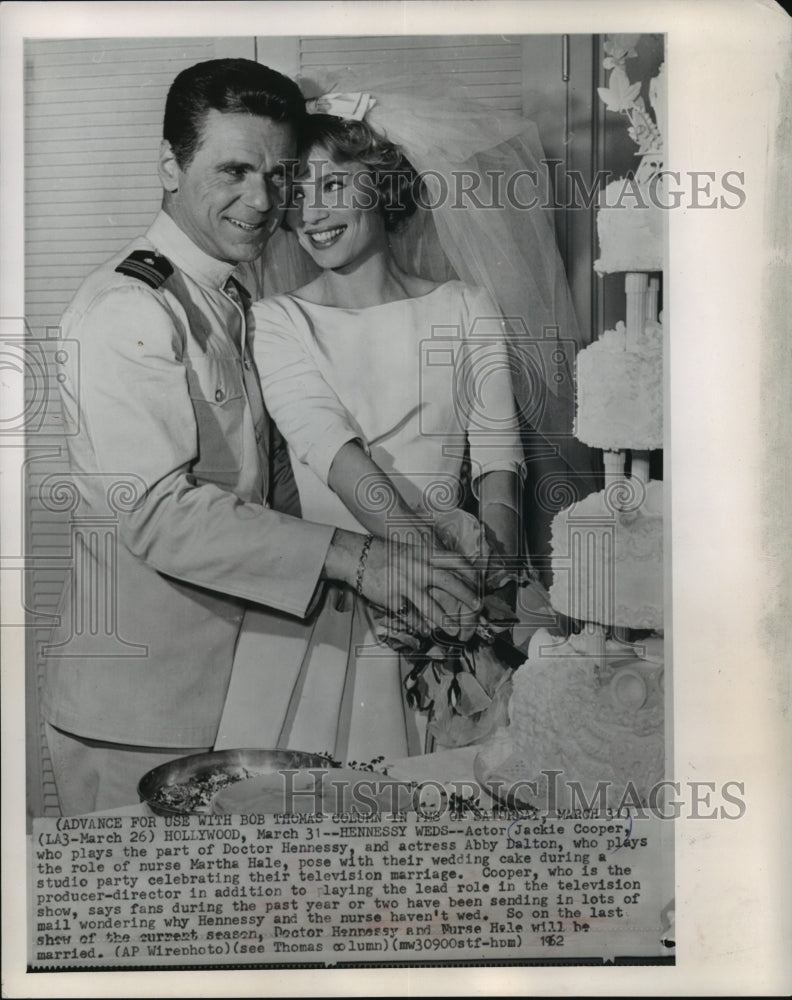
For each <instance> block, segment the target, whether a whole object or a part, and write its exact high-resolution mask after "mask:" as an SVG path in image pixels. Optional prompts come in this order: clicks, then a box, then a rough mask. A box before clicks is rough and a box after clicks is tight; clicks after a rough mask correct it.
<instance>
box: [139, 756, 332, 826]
mask: <svg viewBox="0 0 792 1000" xmlns="http://www.w3.org/2000/svg"><path fill="white" fill-rule="evenodd" d="M334 766H335V765H334V764H333V763H332V762H331V761H330V760H329V759H328V758H327V757H323V756H322V755H321V754H315V753H303V752H302V751H301V750H279V749H274V750H211V751H209V752H208V753H196V754H190V755H189V756H186V757H179V758H177V759H176V760H169V761H168V762H167V763H165V764H160V765H159V766H158V767H155V768H153V769H152V770H151V771H148V772H147V773H146V774H144V775H143V777H142V778H141V779H140V781H139V782H138V795H139V796H140V800H141V801H142V802H145V803H146V805H148V807H149V808H150V809H151V810H152V811H153V812H155V813H157V815H159V816H189V815H196V814H198V813H209V812H211V811H212V798H213V797H214V794H216V792H215V793H212V794H211V796H210V797H209V798H208V801H207V802H206V803H205V804H196V803H195V801H194V799H195V797H196V796H197V795H199V794H200V792H201V789H202V788H204V787H206V786H207V785H208V784H209V783H210V782H212V781H218V782H220V783H223V784H221V786H220V787H225V786H227V785H229V784H232V783H233V782H234V781H235V780H241V779H243V778H247V777H251V778H252V777H255V776H257V775H259V774H274V773H277V772H278V771H283V770H304V769H306V768H312V767H314V768H321V769H322V770H328V769H329V768H332V767H334ZM177 786H178V787H177ZM220 787H218V788H217V789H216V791H220ZM183 790H186V791H187V792H188V793H189V792H190V791H191V790H192V791H193V792H194V794H192V795H191V796H190V797H189V798H187V799H185V801H183V802H180V801H179V799H180V796H181V792H182V791H183ZM191 800H192V801H191Z"/></svg>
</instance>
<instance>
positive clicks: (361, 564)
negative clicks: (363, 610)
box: [355, 535, 374, 597]
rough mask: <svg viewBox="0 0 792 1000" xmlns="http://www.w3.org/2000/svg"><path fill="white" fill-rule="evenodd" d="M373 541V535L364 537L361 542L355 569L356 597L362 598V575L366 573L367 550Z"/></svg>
mask: <svg viewBox="0 0 792 1000" xmlns="http://www.w3.org/2000/svg"><path fill="white" fill-rule="evenodd" d="M373 541H374V536H373V535H366V539H365V541H364V542H363V548H362V549H361V550H360V559H359V560H358V568H357V579H356V580H355V590H356V591H357V594H358V597H362V596H363V574H364V573H365V572H366V560H367V559H368V554H369V549H370V548H371V543H372V542H373Z"/></svg>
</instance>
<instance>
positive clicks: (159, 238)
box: [146, 212, 236, 288]
mask: <svg viewBox="0 0 792 1000" xmlns="http://www.w3.org/2000/svg"><path fill="white" fill-rule="evenodd" d="M146 239H148V240H151V242H152V243H153V244H154V246H155V247H156V248H157V250H159V251H160V253H162V254H163V256H165V257H167V258H168V260H169V261H170V262H171V263H172V264H175V265H176V267H178V268H179V270H180V271H184V272H185V274H188V275H189V276H190V277H191V278H193V279H194V280H195V281H197V282H198V283H199V284H201V285H210V286H211V287H212V288H222V287H223V286H224V285H225V283H226V281H227V280H228V279H229V278H230V276H231V275H232V274H233V272H234V270H235V268H236V265H235V264H228V263H227V262H226V261H223V260H217V259H216V258H214V257H210V256H209V254H207V253H204V252H203V250H201V248H200V247H198V246H196V245H195V243H193V241H192V240H191V239H190V237H189V236H188V235H187V234H186V233H185V232H184V230H183V229H180V228H179V226H177V225H176V223H175V222H174V221H173V219H172V218H171V217H170V216H169V215H168V214H167V212H160V213H159V214H158V215H157V217H156V219H155V220H154V221H153V222H152V224H151V226H150V227H149V231H148V232H147V233H146Z"/></svg>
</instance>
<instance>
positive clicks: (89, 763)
mask: <svg viewBox="0 0 792 1000" xmlns="http://www.w3.org/2000/svg"><path fill="white" fill-rule="evenodd" d="M304 113H305V112H304V103H303V99H302V96H301V94H300V92H299V89H298V88H297V87H296V85H295V84H294V83H293V82H292V81H290V80H288V79H287V78H285V77H283V76H281V75H280V74H278V73H275V72H274V71H272V70H270V69H268V68H266V67H264V66H261V65H259V64H257V63H255V62H250V61H248V60H240V59H223V60H212V61H210V62H207V63H201V64H198V65H197V66H194V67H191V68H190V69H188V70H186V71H185V72H183V73H181V74H180V75H179V76H178V77H177V78H176V80H175V81H174V84H173V86H172V87H171V90H170V92H169V95H168V101H167V104H166V110H165V122H164V129H163V135H164V139H163V142H162V151H161V155H160V162H159V173H160V178H161V181H162V185H163V189H164V195H163V202H162V211H161V212H160V213H159V215H158V216H157V217H156V219H155V220H154V223H153V225H152V226H151V228H150V229H149V230H148V232H147V233H146V235H145V236H144V237H141V238H140V239H137V240H135V241H134V242H133V243H132V244H131V245H130V246H128V247H126V248H125V249H124V250H123V251H122V252H121V253H120V254H118V255H117V256H116V257H114V258H113V259H112V260H110V261H108V262H107V263H106V264H105V265H103V266H102V267H100V268H99V269H98V270H97V271H95V272H94V273H93V274H91V275H90V276H89V277H88V278H87V279H86V281H85V282H84V284H83V285H82V287H81V288H80V289H79V291H78V292H77V294H76V296H75V298H74V300H73V302H72V303H71V305H70V306H69V308H68V310H67V311H66V313H65V315H64V317H63V322H62V336H63V337H64V338H69V339H71V340H72V341H76V342H77V345H78V348H79V349H78V350H73V351H69V352H68V353H69V360H68V361H67V362H66V364H65V376H66V377H65V380H64V381H63V382H62V385H61V390H62V393H61V394H62V402H63V410H64V420H65V422H66V430H67V433H68V437H67V440H68V442H69V456H70V463H71V468H72V474H73V478H74V484H75V487H76V491H77V494H78V497H79V503H78V506H77V508H76V509H75V511H74V515H73V516H74V522H75V524H77V522H80V524H84V525H87V526H89V527H87V528H83V529H82V530H79V531H76V532H74V533H73V537H74V538H75V539H76V541H75V551H74V553H73V556H74V569H73V572H72V574H71V579H70V580H69V581H68V584H67V587H66V589H65V592H64V595H63V601H62V604H61V624H60V627H59V629H57V630H56V634H55V635H54V636H53V639H52V642H51V644H50V646H49V650H48V657H47V664H46V674H45V681H44V690H43V692H42V706H43V714H44V718H45V720H46V723H47V734H48V740H49V744H50V750H51V754H52V759H53V765H54V769H55V775H56V781H57V786H58V793H59V797H60V800H61V808H62V811H63V813H64V814H74V813H80V812H89V811H92V810H95V809H100V808H112V807H115V806H120V805H124V804H127V803H129V802H133V801H135V799H136V785H137V781H138V780H139V778H140V777H141V776H142V774H144V773H145V771H146V770H148V769H149V768H150V767H152V766H155V765H156V764H157V763H161V762H163V761H164V760H167V759H169V758H172V757H176V756H180V755H182V754H184V753H190V752H198V751H200V750H206V749H209V748H210V747H211V746H212V745H213V743H214V739H215V735H216V732H217V727H218V723H219V719H220V715H221V712H222V708H223V703H224V699H225V694H226V689H227V687H228V681H229V676H230V671H231V664H232V660H233V654H234V647H235V643H236V641H237V637H238V634H239V630H240V627H241V623H242V619H243V615H244V608H245V604H246V602H255V603H257V604H262V605H266V606H267V607H269V608H271V609H274V610H275V611H276V612H282V613H285V614H288V615H296V616H305V615H306V614H307V613H308V611H309V609H310V607H311V605H312V602H313V599H314V595H315V593H316V591H317V587H318V586H319V585H320V582H321V581H322V580H323V579H334V580H339V581H342V582H344V583H347V584H349V585H351V586H355V587H357V588H358V590H359V591H360V592H361V593H362V594H363V595H364V596H365V597H367V598H368V599H369V600H371V601H373V602H374V603H376V604H378V605H381V606H385V607H388V608H390V609H391V610H392V611H396V610H398V609H399V608H401V609H402V610H403V609H404V607H405V602H406V601H409V602H410V605H411V607H412V608H413V609H414V611H415V614H416V615H418V610H420V612H421V613H422V615H423V617H422V618H420V617H419V618H418V620H419V621H420V623H421V624H422V625H423V626H424V627H428V626H430V625H438V626H439V625H442V624H443V620H442V618H443V612H444V611H446V612H451V613H454V612H458V611H459V610H460V602H462V604H463V605H466V606H468V607H475V606H476V605H477V602H476V598H475V597H474V595H473V593H472V591H471V590H470V589H469V588H468V587H467V586H466V585H465V584H464V583H463V582H461V580H460V578H459V577H458V576H457V575H454V574H451V573H449V572H446V571H445V570H442V569H431V570H430V567H429V566H428V565H427V564H426V563H424V562H423V561H422V559H421V558H420V557H419V556H418V555H416V554H415V553H412V552H407V551H406V550H402V555H403V556H405V558H400V559H399V560H398V561H397V562H398V566H395V565H393V564H391V565H390V566H389V562H388V558H387V551H386V547H385V546H384V544H383V543H381V542H379V541H377V540H374V541H373V542H372V541H370V540H366V539H364V537H363V536H361V535H356V534H354V533H351V532H345V531H340V530H335V529H333V528H332V527H328V526H325V525H318V524H312V523H309V522H306V521H301V520H299V519H298V518H295V517H292V516H288V515H287V514H283V513H279V512H278V511H276V510H275V509H273V508H272V506H271V505H270V502H271V501H272V488H271V468H270V465H271V458H272V456H271V455H270V450H271V449H270V442H271V439H272V435H271V428H270V427H269V423H268V419H267V416H266V413H265V412H264V408H263V404H262V400H261V393H260V388H259V380H258V376H257V373H256V370H255V367H254V365H253V362H252V352H251V344H250V333H251V330H250V324H249V321H248V315H247V310H246V304H247V296H246V293H245V291H244V289H243V287H242V286H241V285H240V284H239V282H238V281H237V280H236V279H235V278H234V276H233V272H234V269H235V268H236V266H237V265H239V264H241V263H244V262H251V261H255V260H256V259H257V258H258V257H259V255H260V254H261V252H262V250H263V248H264V246H265V244H266V242H267V240H268V239H269V237H270V235H271V234H272V233H273V232H274V230H275V229H276V228H277V226H278V224H279V222H280V217H281V210H282V207H283V204H284V200H285V199H284V194H285V188H286V186H287V173H288V168H287V167H286V165H285V161H289V160H291V159H293V158H294V156H295V153H296V142H297V135H298V130H299V125H300V121H301V118H302V116H303V115H304ZM108 516H110V519H111V520H112V522H113V524H114V525H115V526H116V532H115V534H109V535H108V534H107V533H103V532H102V531H96V530H89V528H90V525H91V524H98V523H105V524H106V523H107V519H108ZM108 539H111V543H108ZM430 572H431V577H430V576H429V575H428V574H429V573H430ZM427 579H430V580H431V586H430V587H428V588H427V587H425V586H424V585H423V582H422V581H426V580H427ZM111 640H112V641H111Z"/></svg>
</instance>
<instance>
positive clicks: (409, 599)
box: [364, 511, 516, 648]
mask: <svg viewBox="0 0 792 1000" xmlns="http://www.w3.org/2000/svg"><path fill="white" fill-rule="evenodd" d="M503 567H504V559H503V558H502V557H501V556H500V555H499V554H498V553H497V552H495V551H494V550H493V548H492V547H491V545H490V544H488V543H487V540H486V539H485V537H484V531H483V529H482V527H481V525H480V524H479V522H478V521H477V520H476V519H475V518H473V517H472V516H471V515H468V514H464V513H463V512H462V511H454V512H451V513H450V514H449V515H448V517H444V518H441V519H436V520H435V522H434V523H433V524H432V525H431V526H426V527H425V528H423V529H421V530H420V532H417V531H416V527H415V524H413V525H411V527H410V530H409V531H408V532H405V533H404V538H403V539H402V538H400V537H399V535H398V533H397V532H393V533H391V535H390V537H389V538H388V540H386V541H383V540H376V539H375V540H374V542H373V544H372V548H371V552H370V553H369V560H368V565H367V570H366V578H367V579H366V586H365V587H364V596H366V597H367V598H368V600H369V601H371V602H372V603H373V604H375V605H376V606H378V607H380V608H382V609H383V610H385V611H386V612H387V613H388V614H389V616H390V621H389V623H388V631H389V632H390V639H391V640H396V642H397V644H400V643H401V644H403V645H404V646H405V647H407V648H409V647H411V646H412V647H417V646H418V645H421V644H422V642H421V640H423V639H425V638H426V637H427V636H429V635H435V636H442V637H443V638H444V639H445V640H446V641H448V640H451V641H453V642H457V643H460V644H464V643H466V642H468V641H469V640H470V639H471V637H472V636H473V635H474V634H475V633H476V632H481V630H482V628H486V629H488V628H490V627H492V626H493V625H494V626H495V627H508V624H509V623H510V622H511V621H512V620H513V611H514V607H513V604H511V606H510V603H511V600H510V594H509V586H508V585H507V586H506V587H505V588H504V586H503V581H504V569H503ZM514 589H515V591H516V585H515V587H514Z"/></svg>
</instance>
